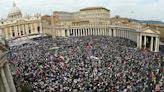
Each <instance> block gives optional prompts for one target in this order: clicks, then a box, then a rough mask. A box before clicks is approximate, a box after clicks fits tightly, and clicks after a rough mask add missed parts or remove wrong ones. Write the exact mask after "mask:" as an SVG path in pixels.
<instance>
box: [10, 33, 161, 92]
mask: <svg viewBox="0 0 164 92" xmlns="http://www.w3.org/2000/svg"><path fill="white" fill-rule="evenodd" d="M33 41H34V42H35V43H29V44H28V43H26V44H22V45H20V46H13V47H10V48H9V50H10V51H9V53H8V59H9V62H10V66H11V70H12V75H13V77H14V82H15V84H16V87H17V90H18V91H21V88H20V87H21V85H20V84H21V82H27V83H29V84H30V85H31V90H32V91H33V92H58V91H59V92H93V91H98V92H151V91H152V90H155V91H156V92H158V91H161V92H163V91H164V84H163V83H164V78H163V68H164V63H163V56H164V55H163V54H161V53H154V52H150V51H149V50H144V49H142V50H139V49H137V48H136V43H135V42H132V41H130V40H128V39H124V38H118V37H108V36H85V37H68V38H57V39H56V41H54V40H53V39H52V38H51V37H44V38H43V37H40V38H36V39H33ZM54 43H56V44H57V46H58V48H57V47H55V48H54V47H53V44H54Z"/></svg>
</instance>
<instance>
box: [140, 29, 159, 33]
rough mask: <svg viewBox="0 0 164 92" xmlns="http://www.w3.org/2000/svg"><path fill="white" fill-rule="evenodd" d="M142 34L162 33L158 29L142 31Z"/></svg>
mask: <svg viewBox="0 0 164 92" xmlns="http://www.w3.org/2000/svg"><path fill="white" fill-rule="evenodd" d="M140 32H144V33H148V34H160V32H159V31H158V30H156V29H152V28H145V29H143V30H141V31H140Z"/></svg>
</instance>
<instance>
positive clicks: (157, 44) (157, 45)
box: [155, 37, 159, 52]
mask: <svg viewBox="0 0 164 92" xmlns="http://www.w3.org/2000/svg"><path fill="white" fill-rule="evenodd" d="M155 39H156V40H155V52H158V51H159V38H158V37H156V38H155Z"/></svg>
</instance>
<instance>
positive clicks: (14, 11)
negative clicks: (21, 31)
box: [8, 3, 22, 18]
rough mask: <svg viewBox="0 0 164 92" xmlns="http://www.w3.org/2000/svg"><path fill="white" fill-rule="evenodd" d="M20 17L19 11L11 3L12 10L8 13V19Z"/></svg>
mask: <svg viewBox="0 0 164 92" xmlns="http://www.w3.org/2000/svg"><path fill="white" fill-rule="evenodd" d="M19 17H22V13H21V10H20V9H19V8H18V7H17V6H16V4H15V3H13V6H12V8H11V9H10V11H9V14H8V18H19Z"/></svg>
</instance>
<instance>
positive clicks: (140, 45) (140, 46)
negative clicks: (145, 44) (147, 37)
mask: <svg viewBox="0 0 164 92" xmlns="http://www.w3.org/2000/svg"><path fill="white" fill-rule="evenodd" d="M139 37H140V39H139V40H140V41H139V43H140V44H139V48H140V49H141V48H142V35H141V33H139Z"/></svg>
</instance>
